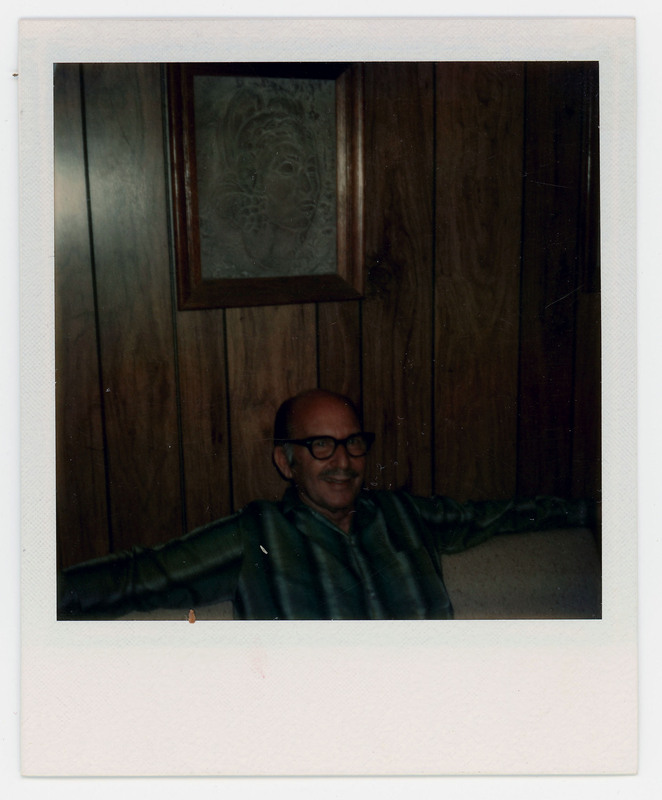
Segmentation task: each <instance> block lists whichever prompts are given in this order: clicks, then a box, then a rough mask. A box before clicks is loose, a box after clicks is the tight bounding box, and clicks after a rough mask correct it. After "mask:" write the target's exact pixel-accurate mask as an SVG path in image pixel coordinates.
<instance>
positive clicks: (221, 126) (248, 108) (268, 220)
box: [167, 63, 364, 309]
mask: <svg viewBox="0 0 662 800" xmlns="http://www.w3.org/2000/svg"><path fill="white" fill-rule="evenodd" d="M362 72H363V71H362V68H361V66H360V65H355V64H347V63H342V64H341V63H312V64H308V63H268V64H264V63H263V64H258V63H241V64H207V63H204V64H170V65H168V67H167V82H168V129H169V145H170V171H171V186H172V200H173V232H174V244H175V258H176V272H177V293H178V303H179V308H180V309H202V308H226V307H233V306H256V305H274V304H279V305H280V304H283V303H303V302H316V301H330V300H347V299H353V298H358V297H360V296H361V295H362V293H363V261H364V257H363V154H362V150H363V78H362Z"/></svg>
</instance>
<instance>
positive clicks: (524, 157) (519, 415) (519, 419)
mask: <svg viewBox="0 0 662 800" xmlns="http://www.w3.org/2000/svg"><path fill="white" fill-rule="evenodd" d="M522 79H523V83H524V86H523V87H522V90H523V91H522V106H523V108H522V200H521V213H520V245H519V248H520V250H519V309H518V314H517V317H518V330H517V406H516V414H517V425H516V428H515V431H516V432H515V440H516V441H515V494H516V495H519V494H520V491H521V465H520V456H521V449H520V443H521V437H522V327H523V326H522V297H523V284H524V269H525V266H526V265H525V263H524V231H525V225H526V164H527V146H528V138H527V136H528V126H527V120H528V96H529V95H528V64H527V63H524V69H523V76H522Z"/></svg>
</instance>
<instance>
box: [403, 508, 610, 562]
mask: <svg viewBox="0 0 662 800" xmlns="http://www.w3.org/2000/svg"><path fill="white" fill-rule="evenodd" d="M415 503H416V507H417V510H418V513H419V514H420V515H421V518H422V520H423V522H424V523H425V525H426V527H427V528H428V530H429V531H430V533H431V535H432V538H433V541H434V546H435V547H436V549H437V551H438V552H439V553H440V554H441V553H448V554H450V553H459V552H461V551H462V550H467V549H469V548H470V547H474V546H475V545H477V544H481V542H484V541H487V539H490V538H491V537H493V536H496V535H498V534H502V533H525V532H527V531H541V530H551V529H553V528H575V527H592V526H593V525H594V524H595V522H596V513H595V503H593V502H592V501H590V500H565V499H562V498H559V497H534V498H530V499H526V500H487V501H483V502H467V503H458V502H456V501H454V500H451V499H450V498H447V497H441V496H435V497H432V498H430V499H424V498H418V497H417V498H415Z"/></svg>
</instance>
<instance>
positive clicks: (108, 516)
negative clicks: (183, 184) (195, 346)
mask: <svg viewBox="0 0 662 800" xmlns="http://www.w3.org/2000/svg"><path fill="white" fill-rule="evenodd" d="M79 88H80V115H81V132H82V138H83V162H84V166H83V173H84V175H85V205H86V208H87V231H88V238H89V246H90V271H91V278H92V298H93V299H92V302H93V305H94V337H95V343H96V353H97V366H98V369H97V375H98V389H99V408H100V415H101V437H102V443H103V469H104V487H105V493H106V525H107V537H108V552H112V551H113V550H114V536H113V520H112V507H111V502H110V468H109V453H108V437H107V429H106V395H105V392H104V389H103V385H104V380H103V360H102V356H101V331H100V322H99V292H98V285H97V269H96V256H95V245H94V222H93V219H92V196H91V189H90V168H89V163H90V162H89V153H88V147H87V107H86V103H85V70H84V65H83V64H81V65H80V66H79Z"/></svg>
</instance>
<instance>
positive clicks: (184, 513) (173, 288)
mask: <svg viewBox="0 0 662 800" xmlns="http://www.w3.org/2000/svg"><path fill="white" fill-rule="evenodd" d="M160 77H161V121H162V128H161V132H162V136H163V180H164V182H165V196H166V212H167V213H166V229H167V232H168V261H169V264H168V267H169V270H168V271H169V274H170V315H171V318H172V347H173V367H174V373H175V375H174V377H175V415H176V419H177V450H178V458H179V492H180V496H181V504H180V515H181V524H182V533H186V531H187V530H188V505H187V492H186V469H185V461H184V438H183V423H182V391H181V370H180V368H179V335H178V329H177V275H176V257H175V245H174V232H173V227H172V219H173V206H172V187H171V184H170V169H169V163H170V137H169V136H168V109H167V97H168V93H167V85H166V74H165V67H164V65H161V67H160ZM191 313H195V312H191Z"/></svg>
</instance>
